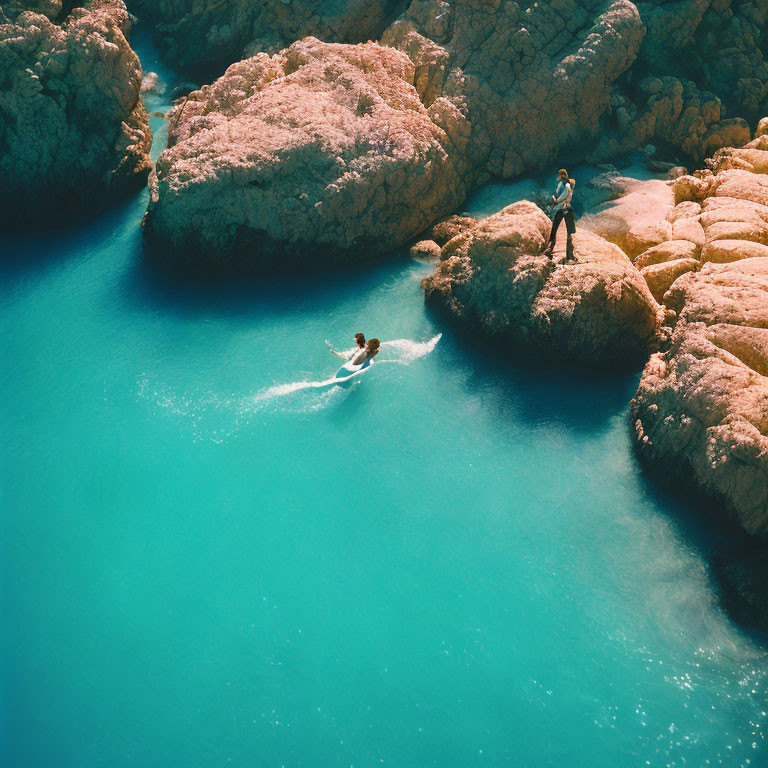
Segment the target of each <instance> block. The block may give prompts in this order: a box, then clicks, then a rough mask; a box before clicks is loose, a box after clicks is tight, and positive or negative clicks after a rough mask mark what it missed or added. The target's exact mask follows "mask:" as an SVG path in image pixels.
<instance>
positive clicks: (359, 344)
mask: <svg viewBox="0 0 768 768" xmlns="http://www.w3.org/2000/svg"><path fill="white" fill-rule="evenodd" d="M325 343H326V344H327V345H328V349H330V350H331V352H333V354H334V355H336V356H337V357H340V358H342V359H343V360H352V359H353V358H354V357H355V355H358V354H359V353H360V351H361V350H363V349H365V334H364V333H356V334H355V350H354V352H353V353H352V355H351V356H350V354H349V352H337V351H336V350H335V349H334V348H333V347H332V346H331V342H330V341H328V339H326V340H325Z"/></svg>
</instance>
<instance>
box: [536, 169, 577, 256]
mask: <svg viewBox="0 0 768 768" xmlns="http://www.w3.org/2000/svg"><path fill="white" fill-rule="evenodd" d="M575 186H576V182H575V181H574V180H573V179H572V178H571V177H570V176H569V175H568V171H566V170H565V168H561V169H560V170H559V171H558V172H557V188H556V189H555V194H554V195H553V196H552V201H553V202H554V204H555V205H554V208H552V213H553V214H554V220H553V221H552V231H551V232H550V233H549V242H548V243H547V247H546V248H545V249H544V251H543V253H544V254H545V255H546V256H552V252H553V251H554V250H555V242H556V240H557V230H558V228H559V227H560V222H561V221H562V220H563V219H565V228H566V231H567V233H568V242H567V244H566V248H565V258H566V259H572V258H573V240H572V239H571V236H572V235H573V233H574V232H575V231H576V220H575V219H574V216H573V206H572V205H571V200H572V199H573V190H574V187H575Z"/></svg>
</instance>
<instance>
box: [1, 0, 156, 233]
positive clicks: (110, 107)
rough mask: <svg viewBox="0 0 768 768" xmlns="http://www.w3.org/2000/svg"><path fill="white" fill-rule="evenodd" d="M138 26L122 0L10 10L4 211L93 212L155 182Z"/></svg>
mask: <svg viewBox="0 0 768 768" xmlns="http://www.w3.org/2000/svg"><path fill="white" fill-rule="evenodd" d="M25 8H32V9H33V10H38V11H40V12H39V13H35V12H33V11H32V10H25ZM62 17H63V18H62ZM129 26H130V21H129V16H128V12H127V11H126V9H125V6H124V4H123V3H122V2H120V1H119V0H94V2H91V3H88V4H87V5H86V7H84V8H80V7H78V8H74V9H73V10H71V11H69V12H68V13H67V12H66V10H64V9H63V8H62V3H61V2H53V1H51V2H30V3H13V4H9V5H6V6H3V8H2V9H0V80H1V81H2V87H0V211H1V213H0V215H2V216H4V217H9V218H14V219H31V218H42V217H48V216H50V215H52V214H53V215H56V214H63V213H66V212H68V211H71V210H75V209H81V210H82V209H83V208H85V209H89V208H91V207H92V206H94V205H99V204H101V203H102V202H103V200H104V199H105V198H106V197H107V196H108V195H109V194H111V193H114V192H117V191H120V190H122V189H124V188H125V187H126V186H128V185H130V184H133V183H136V182H137V181H138V182H143V180H144V179H145V178H146V176H147V174H148V172H149V168H150V159H149V148H150V145H151V141H152V137H151V132H150V129H149V124H148V122H147V115H146V112H145V110H144V106H143V104H142V102H141V99H140V97H139V87H140V84H141V65H140V64H139V60H138V59H137V57H136V55H135V54H134V52H133V51H132V50H131V48H130V45H129V44H128V41H127V35H128V32H129Z"/></svg>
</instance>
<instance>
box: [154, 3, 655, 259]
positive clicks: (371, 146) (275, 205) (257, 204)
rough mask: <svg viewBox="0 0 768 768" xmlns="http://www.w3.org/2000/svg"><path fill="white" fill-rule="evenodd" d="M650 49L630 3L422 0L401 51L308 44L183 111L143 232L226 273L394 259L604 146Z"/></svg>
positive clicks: (397, 34) (402, 22)
mask: <svg viewBox="0 0 768 768" xmlns="http://www.w3.org/2000/svg"><path fill="white" fill-rule="evenodd" d="M582 5H583V6H585V7H582ZM444 6H445V7H444ZM566 11H573V13H575V22H574V25H573V29H571V27H570V26H569V27H568V31H566V29H565V27H564V26H563V22H562V14H563V13H565V12H566ZM422 33H424V34H422ZM426 34H429V35H431V36H432V37H426V36H425V35H426ZM642 35H643V27H642V24H641V23H640V19H639V17H638V15H637V11H636V9H635V8H634V6H633V5H632V4H631V3H629V2H627V0H619V2H614V3H608V2H603V3H595V2H586V3H582V4H579V3H577V4H575V5H574V4H573V3H572V2H570V0H559V2H554V3H551V4H546V5H545V6H542V5H540V4H537V5H536V6H535V7H533V6H532V7H531V8H530V9H522V8H521V7H519V6H518V5H517V4H516V3H513V2H504V3H496V4H493V3H491V4H489V3H487V2H485V1H484V0H483V1H481V0H477V1H476V2H467V3H455V4H452V5H450V6H448V5H447V4H445V3H442V4H441V3H435V2H433V1H432V0H427V1H426V2H425V1H424V0H420V1H419V2H415V3H411V5H410V8H409V10H408V13H407V14H406V15H405V16H403V17H402V18H401V19H399V20H398V21H397V22H395V23H394V24H393V25H392V26H391V27H390V28H389V29H388V30H387V31H386V32H385V34H384V36H383V41H384V42H385V43H387V45H375V44H361V45H357V46H343V45H338V44H337V45H334V44H324V43H320V42H319V41H317V40H314V39H312V38H308V39H306V40H303V41H299V42H298V43H295V44H294V45H292V46H291V47H290V48H288V49H286V50H285V51H282V52H280V53H278V54H275V55H274V56H272V57H271V58H270V57H268V56H267V55H265V54H260V55H258V56H255V57H253V58H251V59H247V60H244V61H242V62H240V63H239V64H236V65H233V66H232V67H230V69H229V70H227V72H226V73H225V75H224V76H223V77H221V78H220V79H219V80H217V81H216V82H215V83H214V84H213V85H212V86H210V87H207V88H203V89H202V90H201V91H199V92H197V93H195V94H192V95H191V96H190V97H189V99H188V101H187V102H186V103H185V104H183V105H181V106H179V107H177V108H176V109H175V110H174V113H173V115H172V117H171V128H170V141H171V144H172V146H171V147H170V148H169V150H168V151H167V152H166V153H164V154H163V156H162V157H161V159H160V162H159V163H158V181H159V183H158V185H157V195H156V197H155V199H154V200H153V203H152V204H151V206H150V210H149V212H148V217H147V225H148V226H147V231H148V232H149V233H151V234H153V235H155V236H156V237H158V238H159V239H161V240H163V241H164V242H166V243H170V244H171V245H172V246H174V247H175V250H176V257H175V258H177V259H178V258H181V259H187V260H197V261H200V262H207V263H219V264H220V263H222V262H225V261H229V260H231V259H233V258H234V259H237V260H241V261H247V260H248V259H250V260H251V262H252V263H254V264H263V263H265V262H269V263H272V264H274V265H276V266H277V265H279V264H283V265H285V264H295V263H302V262H307V261H311V260H312V259H313V258H315V255H316V254H317V253H318V251H323V253H324V256H323V258H326V259H329V260H331V261H340V260H344V259H346V258H350V257H351V256H352V251H353V250H355V249H356V254H355V258H358V259H361V258H366V257H367V256H373V255H376V254H378V253H382V252H385V251H387V250H391V249H393V248H395V247H397V246H398V245H401V244H402V243H404V242H406V241H407V240H408V239H409V238H412V237H413V236H414V235H415V234H417V233H418V232H419V231H420V230H421V229H423V228H424V227H425V226H427V225H428V224H430V223H432V222H434V221H435V220H437V219H438V218H440V217H442V216H444V215H445V214H447V213H449V212H450V211H451V210H453V209H455V208H456V207H458V206H459V205H460V204H461V202H462V201H463V199H464V197H465V195H466V193H467V192H468V191H469V190H470V189H471V188H472V187H473V186H475V185H476V184H477V183H478V182H479V181H480V180H482V179H483V178H488V176H489V175H490V174H499V175H505V176H509V175H514V174H517V173H521V172H522V171H524V170H526V169H528V168H533V167H537V166H538V165H540V164H541V163H543V162H546V161H547V160H549V159H551V158H553V157H554V156H555V154H556V153H557V151H558V149H559V148H560V147H562V146H563V145H564V144H567V143H569V142H571V143H573V142H579V141H582V140H584V139H585V138H586V137H587V136H589V135H591V134H593V133H594V132H595V131H596V130H597V127H598V119H599V116H600V114H601V112H602V111H603V110H604V109H605V107H606V104H607V92H608V88H609V85H610V83H611V82H612V80H614V79H615V78H617V77H618V76H619V75H620V74H621V73H622V72H623V71H625V70H626V68H627V67H628V66H629V65H630V64H631V63H632V61H633V60H634V57H635V56H636V53H637V50H638V48H639V45H640V41H641V39H642ZM398 49H400V50H398ZM235 209H237V210H235ZM313 243H317V244H318V247H317V248H315V247H313V245H312V244H313Z"/></svg>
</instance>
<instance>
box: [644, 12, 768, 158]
mask: <svg viewBox="0 0 768 768" xmlns="http://www.w3.org/2000/svg"><path fill="white" fill-rule="evenodd" d="M637 6H638V9H639V11H640V13H641V15H642V17H643V21H644V22H645V26H646V28H647V30H648V34H647V35H646V39H645V42H644V45H643V50H642V52H641V54H640V58H639V60H638V69H640V70H641V71H644V72H646V73H648V74H656V75H658V74H664V75H667V76H675V77H676V78H677V79H679V80H680V81H682V82H688V83H690V82H691V81H693V82H696V83H698V85H699V86H700V87H701V88H703V89H705V90H706V91H709V92H711V93H712V94H714V95H716V96H717V97H719V98H720V99H721V100H722V102H723V103H724V104H725V106H726V107H727V109H728V112H729V114H730V115H732V116H737V115H738V116H740V117H744V118H747V119H748V120H749V121H750V122H751V123H752V124H753V125H754V123H755V122H756V121H757V120H758V118H760V117H762V116H763V115H764V114H765V113H766V111H767V110H768V102H766V96H768V90H766V83H767V82H768V63H766V57H765V53H764V51H765V49H766V42H767V41H766V37H765V30H766V25H767V24H768V5H766V3H765V2H763V1H762V0H685V2H682V3H681V2H678V1H677V0H653V1H652V2H651V1H650V0H641V1H640V2H638V3H637ZM747 140H748V139H747ZM745 141H746V140H745ZM742 143H744V142H739V144H737V145H736V146H739V145H740V144H742Z"/></svg>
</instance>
